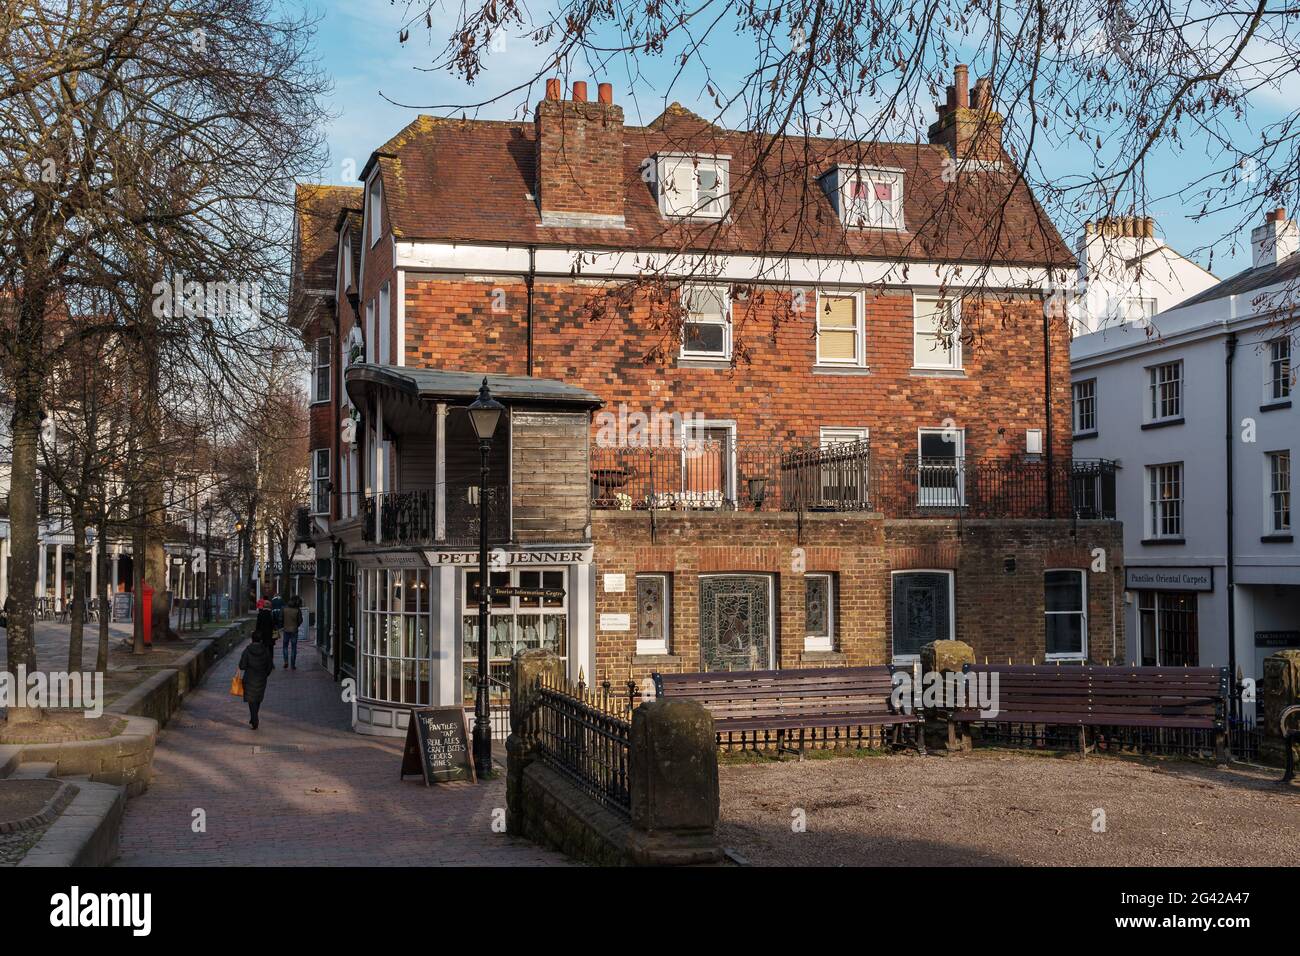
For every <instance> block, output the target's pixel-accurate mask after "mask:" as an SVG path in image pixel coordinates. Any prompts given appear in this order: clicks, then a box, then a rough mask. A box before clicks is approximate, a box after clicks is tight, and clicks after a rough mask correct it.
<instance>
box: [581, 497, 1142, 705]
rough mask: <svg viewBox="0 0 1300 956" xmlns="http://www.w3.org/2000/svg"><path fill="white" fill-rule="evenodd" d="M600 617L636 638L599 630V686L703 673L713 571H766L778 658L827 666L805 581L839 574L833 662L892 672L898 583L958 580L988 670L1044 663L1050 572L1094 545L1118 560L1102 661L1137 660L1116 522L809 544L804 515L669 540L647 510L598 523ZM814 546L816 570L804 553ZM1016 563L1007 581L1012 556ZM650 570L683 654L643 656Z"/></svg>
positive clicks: (835, 535)
mask: <svg viewBox="0 0 1300 956" xmlns="http://www.w3.org/2000/svg"><path fill="white" fill-rule="evenodd" d="M592 520H593V524H592V536H593V538H594V541H595V563H596V613H597V622H599V616H600V615H601V614H605V613H622V614H628V615H630V616H631V619H632V622H633V629H632V630H631V631H628V632H622V631H600V630H598V631H597V633H596V641H595V646H596V672H595V673H594V674H593V675H590V676H591V679H592V680H593V681H595V682H599V681H601V680H602V679H605V678H608V679H609V680H611V681H613V682H615V683H616V684H618V683H619V682H621V681H625V680H626V679H627V675H628V670H629V665H630V666H631V670H632V673H633V676H634V678H635V679H636V680H638V682H639V681H640V680H642V679H643V678H644V677H646V676H648V674H649V673H650V672H651V671H652V670H661V671H678V670H682V671H694V670H698V669H700V667H701V659H700V647H699V576H700V574H702V573H709V572H728V571H734V572H739V571H754V572H764V573H770V574H772V575H774V593H775V595H776V608H775V609H774V617H775V619H776V621H777V633H776V642H775V643H776V659H777V660H778V661H779V665H780V666H781V667H786V668H788V667H798V666H809V665H813V666H817V665H818V664H823V663H824V662H825V661H826V658H825V657H823V656H820V655H816V654H811V655H805V654H804V650H803V647H804V575H803V571H829V572H834V573H835V575H836V592H837V593H836V614H835V619H836V638H835V651H836V652H837V654H838V655H842V656H832V657H831V658H830V659H829V660H830V662H831V663H843V664H845V665H847V666H858V665H863V664H884V663H888V662H889V659H890V655H891V646H892V645H891V642H890V633H891V627H892V621H891V616H892V615H891V611H892V601H891V572H893V571H900V570H908V569H917V568H927V569H938V570H953V571H954V572H955V579H954V597H955V601H956V614H955V617H956V629H957V633H956V636H957V638H958V639H959V640H963V641H966V642H967V643H969V644H970V645H971V646H972V647H973V648H974V649H975V653H976V655H977V657H978V659H979V660H983V659H984V658H985V657H988V658H989V659H990V660H995V661H997V660H1006V659H1007V658H1008V657H1010V658H1012V659H1013V660H1014V661H1015V662H1016V663H1029V662H1030V661H1031V660H1037V661H1038V662H1040V663H1041V662H1042V661H1043V658H1044V655H1045V647H1046V645H1045V623H1044V609H1043V603H1044V596H1043V571H1044V569H1045V568H1048V567H1052V568H1059V567H1076V568H1081V569H1082V568H1089V569H1090V567H1091V565H1092V562H1093V554H1092V551H1093V549H1094V548H1102V549H1104V550H1105V561H1104V566H1105V567H1106V568H1107V570H1106V571H1105V572H1102V573H1092V572H1091V570H1090V571H1089V574H1088V575H1087V580H1088V592H1089V650H1090V655H1091V659H1092V660H1094V661H1097V662H1102V661H1106V660H1121V659H1123V656H1124V634H1123V626H1124V615H1123V607H1122V606H1121V605H1120V604H1116V605H1115V606H1114V610H1115V614H1114V622H1115V624H1114V626H1115V629H1116V630H1115V634H1114V650H1112V628H1111V621H1112V615H1111V610H1112V601H1116V602H1118V601H1122V595H1123V589H1122V584H1123V581H1122V578H1121V573H1122V570H1121V565H1122V558H1121V556H1122V554H1123V551H1122V546H1121V530H1120V526H1119V525H1118V524H1116V523H1110V522H1106V523H1085V524H1080V525H1079V526H1078V529H1077V538H1071V537H1070V525H1069V523H1068V522H1064V521H1057V522H1051V521H1000V522H966V523H964V525H963V526H962V527H961V529H960V532H961V533H960V536H958V527H957V525H956V524H955V523H952V522H945V521H886V520H883V519H881V518H878V517H875V516H869V515H824V514H823V515H811V514H810V515H805V516H804V527H803V533H802V539H800V537H799V536H798V531H797V526H796V518H795V516H794V515H769V514H762V513H760V514H753V513H744V512H739V513H737V512H724V513H697V514H682V513H660V514H658V515H657V516H656V522H657V526H656V535H655V540H654V541H651V538H650V518H649V515H648V514H647V513H644V512H640V513H635V512H634V513H627V512H621V513H620V512H604V513H597V514H595V515H593V519H592ZM796 548H802V552H803V564H804V567H803V571H796V570H795V564H794V558H795V549H796ZM1008 555H1014V556H1015V558H1016V569H1015V571H1014V572H1010V573H1009V572H1007V571H1006V570H1005V568H1004V564H1003V559H1004V557H1006V556H1008ZM609 572H614V573H620V572H621V573H623V574H625V575H626V576H627V589H626V591H624V592H622V593H606V592H605V590H604V588H603V580H604V575H605V574H606V573H609ZM638 572H642V573H648V572H666V573H668V574H670V575H671V581H672V591H673V593H672V603H671V613H672V632H671V637H670V646H669V650H670V657H668V658H663V657H653V658H652V657H647V658H638V657H636V631H635V627H636V623H635V622H636V585H635V575H636V574H637V573H638Z"/></svg>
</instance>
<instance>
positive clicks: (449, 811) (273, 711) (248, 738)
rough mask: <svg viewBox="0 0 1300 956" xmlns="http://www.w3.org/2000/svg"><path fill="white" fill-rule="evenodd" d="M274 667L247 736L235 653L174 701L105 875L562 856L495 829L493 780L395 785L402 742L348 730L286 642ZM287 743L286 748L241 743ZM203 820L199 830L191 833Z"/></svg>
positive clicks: (500, 792)
mask: <svg viewBox="0 0 1300 956" xmlns="http://www.w3.org/2000/svg"><path fill="white" fill-rule="evenodd" d="M276 652H277V658H276V670H275V671H274V672H273V673H272V674H271V678H270V682H269V684H268V686H267V693H266V700H265V701H264V702H263V704H262V713H261V727H260V729H259V730H257V731H254V730H252V729H251V728H250V727H249V726H248V707H247V706H246V705H245V704H244V702H243V701H242V700H241V699H239V698H235V697H231V696H230V695H229V693H227V691H228V690H229V682H230V675H231V674H232V673H233V672H234V666H235V663H236V662H237V661H238V659H239V658H238V656H237V655H238V652H237V651H235V652H232V653H231V654H229V655H227V656H226V657H225V658H224V659H223V660H222V661H221V662H220V663H219V664H217V665H216V666H215V667H214V668H213V670H212V671H211V672H210V674H209V677H208V679H207V681H206V682H205V683H204V685H203V686H202V687H201V688H199V689H198V690H196V691H195V692H194V693H192V694H191V695H189V696H188V697H186V698H185V703H184V706H183V708H182V709H181V711H180V712H179V713H178V714H177V715H176V716H175V717H174V718H173V720H172V722H171V723H170V724H169V725H168V727H167V729H166V730H164V731H163V733H162V736H161V737H160V738H159V741H158V749H157V752H156V754H155V756H154V779H153V783H152V784H151V785H150V787H149V790H148V791H147V792H146V793H144V794H143V795H142V796H139V797H137V798H135V799H133V800H132V801H131V802H130V803H129V804H128V806H127V812H126V819H125V821H124V823H123V827H122V856H121V858H120V859H119V860H118V863H117V865H118V866H186V865H255V866H273V865H314V866H349V865H351V866H360V865H378V866H383V865H398V866H402V865H410V866H436V865H477V864H491V865H500V866H529V865H546V864H562V863H565V862H567V861H566V858H565V857H563V856H561V855H559V854H556V853H552V852H551V851H549V850H545V849H542V848H540V847H537V846H535V845H533V844H531V843H529V842H527V841H524V840H520V839H517V838H515V837H511V836H507V835H506V834H504V833H495V832H493V829H492V813H493V810H494V809H495V808H502V810H504V807H505V779H504V773H499V775H498V776H497V778H496V779H494V780H492V781H489V782H488V783H485V784H468V783H457V784H443V785H441V786H437V787H432V788H429V787H425V786H424V784H423V783H422V782H421V781H419V780H417V779H416V778H414V777H407V778H406V780H404V781H401V782H399V781H398V771H399V769H400V767H401V762H402V741H401V740H400V739H393V738H379V737H362V736H360V735H358V734H355V733H353V732H352V730H351V729H350V726H349V707H348V705H345V704H343V703H342V702H341V699H340V692H339V688H338V685H336V684H334V683H333V681H331V680H330V678H329V675H328V674H326V673H325V671H324V670H322V669H321V667H320V664H319V663H318V662H317V661H316V652H315V648H313V647H311V646H310V645H307V646H302V645H300V646H299V653H298V670H296V671H285V670H281V669H280V662H279V657H278V653H279V648H278V647H277V648H276ZM255 745H260V746H273V745H296V746H299V747H301V748H302V749H301V751H299V752H294V753H264V754H254V753H253V747H254V746H255ZM196 808H202V809H203V810H205V811H206V813H207V832H205V833H194V832H193V831H192V829H191V821H192V812H193V811H194V810H195V809H196Z"/></svg>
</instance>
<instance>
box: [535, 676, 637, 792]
mask: <svg viewBox="0 0 1300 956" xmlns="http://www.w3.org/2000/svg"><path fill="white" fill-rule="evenodd" d="M528 699H529V708H528V712H527V713H526V714H525V715H523V725H524V733H525V736H526V738H527V739H528V741H529V743H530V744H531V745H532V747H533V749H534V752H535V753H536V754H537V756H538V758H539V759H541V760H542V761H543V762H545V763H546V764H547V765H548V766H550V767H552V768H553V769H555V770H556V771H558V772H559V773H560V774H562V775H563V776H564V777H566V778H567V779H568V780H569V781H570V782H572V783H573V784H574V785H575V786H577V787H578V788H579V789H580V790H582V791H583V792H584V793H586V794H587V795H588V796H590V797H591V798H592V799H593V800H596V801H597V802H598V803H601V804H603V805H604V806H607V807H609V808H610V809H611V810H614V811H616V812H618V813H620V814H622V815H624V816H630V815H631V812H632V796H631V787H630V781H629V776H628V775H629V767H630V761H629V751H630V748H631V745H632V723H631V714H630V713H629V712H628V709H627V705H626V701H624V700H622V699H612V698H611V697H610V695H609V693H608V691H605V692H604V693H603V694H602V693H601V692H599V691H593V690H589V689H587V688H585V687H583V686H582V685H578V686H576V687H575V686H572V685H569V684H568V683H567V682H554V681H549V680H546V679H543V678H539V679H538V681H537V683H536V684H535V685H534V687H533V691H532V693H530V694H529V695H528Z"/></svg>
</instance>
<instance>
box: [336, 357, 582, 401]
mask: <svg viewBox="0 0 1300 956" xmlns="http://www.w3.org/2000/svg"><path fill="white" fill-rule="evenodd" d="M485 377H486V379H487V383H488V388H489V389H491V391H492V395H493V397H494V398H497V399H500V400H501V401H502V402H505V403H506V404H507V405H508V404H511V403H519V404H525V405H571V406H575V407H580V408H599V407H600V406H601V405H603V404H605V403H604V401H603V400H602V399H601V398H600V396H599V395H596V394H595V393H593V392H589V391H587V390H586V389H585V388H579V387H578V386H576V385H570V384H569V383H568V382H561V381H557V380H555V379H549V378H534V377H532V376H529V375H498V374H496V373H493V372H462V371H453V370H450V369H436V368H416V367H414V366H406V365H373V364H364V363H358V364H354V365H350V366H348V370H347V374H346V379H347V387H348V392H349V393H350V394H353V395H354V397H357V398H360V397H361V396H362V394H363V393H364V392H365V391H366V390H367V389H372V388H376V387H389V388H395V389H398V390H400V391H404V392H407V393H408V394H410V395H413V396H418V397H419V398H427V399H434V400H437V399H446V400H451V401H456V402H460V401H464V402H469V401H473V400H474V399H475V398H477V397H478V390H479V385H480V384H481V383H482V382H483V379H484V378H485Z"/></svg>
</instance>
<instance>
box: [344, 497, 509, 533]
mask: <svg viewBox="0 0 1300 956" xmlns="http://www.w3.org/2000/svg"><path fill="white" fill-rule="evenodd" d="M478 496H479V489H478V487H477V486H476V485H458V486H448V492H447V511H446V527H445V528H444V529H443V531H442V534H441V536H440V535H439V532H438V527H437V520H438V519H437V509H436V507H435V502H436V496H435V492H434V491H432V490H427V489H426V490H421V491H393V492H388V493H386V494H382V495H370V496H368V497H367V498H366V499H365V500H364V502H363V505H362V515H363V518H364V520H363V522H362V528H361V532H362V540H364V541H367V542H372V543H380V542H382V543H384V544H402V545H434V544H440V545H447V546H451V547H474V548H477V547H478V531H479V504H478V502H479V497H478ZM376 511H378V514H379V537H378V538H376V536H375V513H376ZM487 516H488V534H487V537H488V541H489V542H490V543H491V544H494V545H495V544H499V543H501V542H505V541H508V540H510V489H509V487H508V486H506V485H504V484H496V485H489V486H488V488H487Z"/></svg>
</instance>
